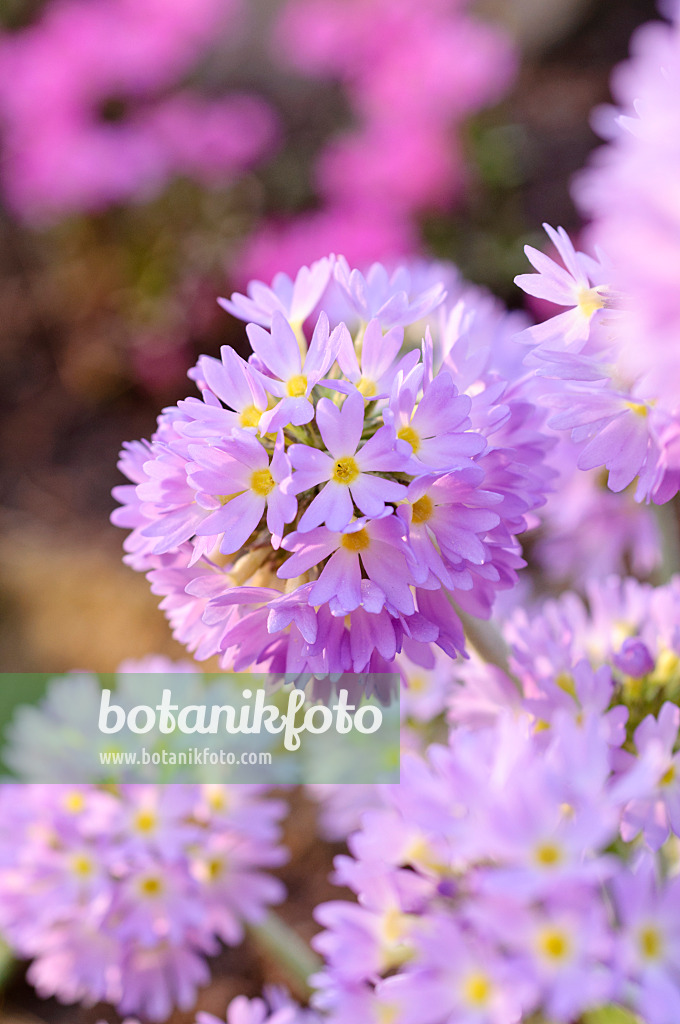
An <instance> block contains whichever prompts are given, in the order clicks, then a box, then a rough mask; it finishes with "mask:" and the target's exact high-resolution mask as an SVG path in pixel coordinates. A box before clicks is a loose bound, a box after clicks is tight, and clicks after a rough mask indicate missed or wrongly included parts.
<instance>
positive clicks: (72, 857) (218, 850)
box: [0, 784, 285, 1021]
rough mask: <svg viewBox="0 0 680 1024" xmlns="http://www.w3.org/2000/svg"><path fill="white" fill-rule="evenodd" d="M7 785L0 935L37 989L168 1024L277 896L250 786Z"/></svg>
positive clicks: (269, 841)
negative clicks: (216, 957) (225, 947)
mask: <svg viewBox="0 0 680 1024" xmlns="http://www.w3.org/2000/svg"><path fill="white" fill-rule="evenodd" d="M250 789H251V787H239V786H233V787H229V786H199V785H196V786H194V785H174V786H164V785H132V786H120V787H118V788H117V789H116V790H115V791H114V790H112V789H110V788H106V787H101V788H100V787H98V786H95V785H83V786H64V785H39V784H24V785H11V784H9V785H4V786H3V787H2V789H1V790H0V806H1V808H2V826H1V828H0V864H1V867H0V927H2V932H3V935H4V936H5V940H6V941H7V942H8V943H9V944H10V946H11V947H12V948H13V949H14V950H15V951H16V953H17V955H18V956H20V957H23V958H25V959H30V960H32V964H31V966H30V968H29V974H28V978H29V981H31V982H32V983H33V984H34V985H35V986H36V988H37V990H38V993H39V994H40V995H41V996H42V997H44V998H47V997H49V996H56V997H57V998H59V999H61V1000H62V1001H63V1002H84V1003H86V1004H88V1005H90V1004H92V1003H94V1002H99V1001H104V1002H108V1003H112V1004H114V1005H116V1006H117V1007H118V1008H119V1010H120V1012H121V1013H123V1014H125V1013H130V1014H139V1015H140V1016H141V1017H142V1018H144V1019H147V1020H154V1021H161V1020H166V1019H167V1017H168V1016H169V1015H170V1013H171V1012H172V1010H173V1009H174V1008H175V1007H178V1008H181V1009H185V1010H187V1009H190V1008H191V1006H192V1005H193V1004H194V1002H195V998H196V991H197V988H198V986H201V985H204V984H206V983H207V982H208V981H209V978H210V971H209V968H208V964H207V962H206V956H210V955H213V954H215V953H216V952H217V951H218V949H219V942H220V941H222V942H225V943H227V944H229V945H234V944H236V943H238V942H240V941H241V939H242V937H243V929H244V923H245V922H246V921H256V920H258V919H260V918H261V917H262V916H263V914H264V913H265V910H266V907H267V906H268V905H269V904H271V903H274V902H279V901H280V900H281V899H282V897H283V887H282V885H281V883H280V882H279V881H278V880H277V879H275V878H273V877H272V876H271V875H269V874H268V873H267V870H268V869H269V868H272V867H275V866H277V865H279V864H280V863H282V860H283V859H285V857H284V851H283V850H282V849H281V847H280V846H279V845H278V840H279V829H278V824H277V821H278V818H280V817H281V815H282V813H283V810H284V808H283V806H282V804H281V803H279V802H278V801H274V800H271V799H269V798H268V797H267V796H263V794H262V793H261V791H260V790H259V789H258V787H255V790H254V791H252V792H249V791H250ZM244 791H245V792H244Z"/></svg>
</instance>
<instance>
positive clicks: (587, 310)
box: [576, 288, 605, 320]
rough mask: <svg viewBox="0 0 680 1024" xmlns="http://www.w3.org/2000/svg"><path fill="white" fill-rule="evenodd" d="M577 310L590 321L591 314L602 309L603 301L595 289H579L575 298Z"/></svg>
mask: <svg viewBox="0 0 680 1024" xmlns="http://www.w3.org/2000/svg"><path fill="white" fill-rule="evenodd" d="M576 300H577V304H578V308H579V310H580V311H581V313H583V315H584V316H585V317H586V318H587V319H588V320H590V318H591V316H592V315H593V313H597V311H598V309H603V308H604V304H605V302H604V299H603V298H602V296H601V295H600V294H599V292H598V290H597V288H581V289H580V290H579V292H578V294H577V296H576Z"/></svg>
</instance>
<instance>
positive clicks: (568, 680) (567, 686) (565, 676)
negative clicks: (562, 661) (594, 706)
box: [555, 672, 576, 700]
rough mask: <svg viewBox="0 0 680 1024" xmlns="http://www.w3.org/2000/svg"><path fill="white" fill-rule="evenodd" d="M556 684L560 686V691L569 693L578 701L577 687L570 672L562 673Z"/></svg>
mask: <svg viewBox="0 0 680 1024" xmlns="http://www.w3.org/2000/svg"><path fill="white" fill-rule="evenodd" d="M555 682H556V683H557V685H558V686H559V688H560V690H564V692H565V693H568V694H569V696H570V697H573V698H574V700H576V687H575V685H574V677H573V676H572V675H571V673H570V672H560V674H559V675H558V676H557V678H556V679H555Z"/></svg>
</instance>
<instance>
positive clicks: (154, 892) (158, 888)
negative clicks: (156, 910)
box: [139, 875, 163, 896]
mask: <svg viewBox="0 0 680 1024" xmlns="http://www.w3.org/2000/svg"><path fill="white" fill-rule="evenodd" d="M139 891H140V893H141V894H142V895H143V896H158V894H159V893H160V892H162V891H163V883H162V882H161V880H160V878H155V877H154V876H153V875H152V876H151V877H150V878H142V879H141V881H140V882H139Z"/></svg>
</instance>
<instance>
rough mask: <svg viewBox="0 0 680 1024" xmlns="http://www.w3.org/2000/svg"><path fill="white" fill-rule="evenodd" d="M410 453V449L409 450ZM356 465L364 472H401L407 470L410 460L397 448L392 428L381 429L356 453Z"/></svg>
mask: <svg viewBox="0 0 680 1024" xmlns="http://www.w3.org/2000/svg"><path fill="white" fill-rule="evenodd" d="M408 450H409V453H410V450H411V449H410V448H409V449H408ZM355 458H356V463H357V465H358V466H359V468H360V469H361V471H362V473H363V472H371V471H375V470H377V471H382V472H384V473H389V472H399V470H401V469H405V467H406V465H407V462H408V458H406V457H405V456H404V455H403V454H402V453H401V452H400V451H398V450H397V448H396V435H395V433H394V430H393V429H392V427H387V426H385V427H380V429H379V430H376V432H375V434H374V435H373V437H371V438H369V440H368V441H367V442H366V444H365V445H363V447H361V448H360V449H359V451H358V452H357V453H356V456H355Z"/></svg>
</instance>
